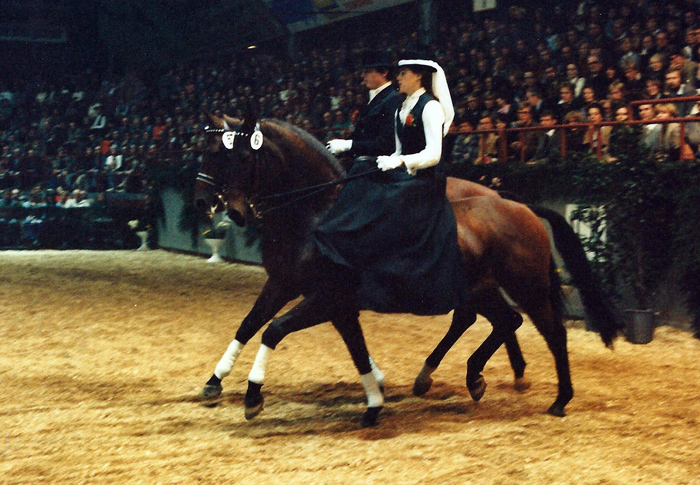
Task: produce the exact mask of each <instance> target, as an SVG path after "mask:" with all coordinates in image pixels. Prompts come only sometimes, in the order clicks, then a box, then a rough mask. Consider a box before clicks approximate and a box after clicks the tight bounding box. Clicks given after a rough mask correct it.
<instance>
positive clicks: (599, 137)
mask: <svg viewBox="0 0 700 485" xmlns="http://www.w3.org/2000/svg"><path fill="white" fill-rule="evenodd" d="M588 121H589V123H601V122H603V121H605V119H604V118H603V108H602V106H601V105H600V104H592V105H591V106H589V107H588ZM610 130H611V128H610V126H608V125H606V126H595V125H594V124H592V125H591V127H590V128H589V129H588V131H587V132H586V136H585V137H584V138H583V142H584V143H586V144H588V145H589V146H590V148H591V151H592V152H593V153H598V152H599V151H600V153H605V152H607V150H608V143H609V141H610Z"/></svg>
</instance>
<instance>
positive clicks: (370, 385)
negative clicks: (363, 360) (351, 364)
mask: <svg viewBox="0 0 700 485" xmlns="http://www.w3.org/2000/svg"><path fill="white" fill-rule="evenodd" d="M360 379H361V380H362V385H363V386H364V388H365V394H367V407H370V408H375V407H379V406H383V405H384V396H383V395H382V392H381V391H380V390H379V384H377V380H376V379H375V378H374V375H372V373H371V372H370V373H369V374H362V375H361V376H360Z"/></svg>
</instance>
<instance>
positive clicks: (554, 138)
mask: <svg viewBox="0 0 700 485" xmlns="http://www.w3.org/2000/svg"><path fill="white" fill-rule="evenodd" d="M556 124H557V118H556V117H555V115H554V113H553V112H552V111H545V112H544V113H542V116H541V117H540V125H541V126H546V127H548V128H551V127H553V126H554V125H556ZM560 153H561V132H560V131H559V130H555V129H554V128H551V129H550V130H548V131H544V132H540V136H539V138H538V140H537V149H536V150H535V155H534V157H533V159H534V161H542V160H548V159H549V158H551V157H552V156H555V155H558V154H560Z"/></svg>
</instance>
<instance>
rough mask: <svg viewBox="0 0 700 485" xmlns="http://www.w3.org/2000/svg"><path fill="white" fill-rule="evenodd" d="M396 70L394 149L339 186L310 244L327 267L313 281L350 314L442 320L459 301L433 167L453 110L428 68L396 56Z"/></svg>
mask: <svg viewBox="0 0 700 485" xmlns="http://www.w3.org/2000/svg"><path fill="white" fill-rule="evenodd" d="M398 66H399V75H398V78H397V79H398V84H399V91H400V92H401V93H403V94H405V95H406V99H405V101H404V102H403V104H402V106H401V107H400V109H399V110H398V111H397V112H396V115H395V117H394V133H395V141H396V150H395V152H394V153H393V154H392V155H388V156H380V157H378V158H377V159H376V162H375V161H374V159H369V160H364V161H361V162H359V163H364V164H365V165H366V169H367V170H368V171H369V170H370V169H371V168H373V167H374V166H375V163H376V166H377V167H379V168H380V169H381V171H380V172H376V173H374V174H372V175H370V176H367V177H364V178H359V179H355V180H353V181H351V182H349V183H348V184H347V185H346V187H345V188H344V190H343V191H342V192H341V195H340V197H339V199H338V201H337V202H336V204H335V205H334V206H333V207H332V208H331V209H330V211H329V212H328V214H327V215H326V217H325V218H324V220H323V221H322V222H321V224H320V225H319V227H318V228H317V229H315V230H314V232H313V233H312V242H313V243H314V245H315V246H316V247H317V249H318V250H319V251H320V252H321V254H322V255H323V256H324V258H325V260H326V262H327V263H330V264H326V265H324V269H327V270H329V271H328V272H327V273H326V275H327V276H326V277H324V278H323V279H322V283H321V284H322V285H328V286H329V289H332V293H335V294H338V291H337V290H338V289H339V288H338V286H340V287H341V288H340V289H341V290H342V293H343V294H344V295H345V296H355V295H356V297H357V301H356V304H357V307H358V308H359V309H366V310H374V311H377V312H391V313H413V314H416V315H437V314H445V313H448V312H449V311H450V310H452V309H454V308H456V307H457V306H460V305H461V304H463V303H464V302H465V301H466V299H467V284H466V277H465V274H464V272H463V269H462V267H461V264H460V251H459V247H458V243H457V229H456V223H455V218H454V214H453V212H452V209H451V207H450V204H449V202H448V201H447V199H446V197H445V186H446V174H445V169H444V166H443V164H442V163H440V157H441V155H442V138H443V136H444V135H445V134H446V133H447V130H448V129H449V126H450V124H451V122H452V119H453V117H454V109H453V106H452V100H451V97H450V94H449V88H448V86H447V80H446V79H445V74H444V72H443V70H442V68H441V67H440V66H439V65H438V64H437V63H435V62H433V61H430V60H425V59H404V60H401V61H399V64H398ZM358 172H359V170H357V171H356V173H358Z"/></svg>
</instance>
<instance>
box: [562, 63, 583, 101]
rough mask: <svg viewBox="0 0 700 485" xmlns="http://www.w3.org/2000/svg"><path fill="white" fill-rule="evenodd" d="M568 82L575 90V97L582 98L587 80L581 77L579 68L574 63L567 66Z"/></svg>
mask: <svg viewBox="0 0 700 485" xmlns="http://www.w3.org/2000/svg"><path fill="white" fill-rule="evenodd" d="M566 80H567V82H568V83H569V84H571V85H572V86H573V88H574V97H575V98H578V97H580V96H581V93H582V91H583V87H584V86H585V85H586V78H585V77H581V76H579V71H578V67H577V66H576V64H575V63H573V62H570V63H569V64H567V65H566Z"/></svg>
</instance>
